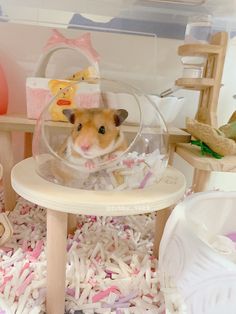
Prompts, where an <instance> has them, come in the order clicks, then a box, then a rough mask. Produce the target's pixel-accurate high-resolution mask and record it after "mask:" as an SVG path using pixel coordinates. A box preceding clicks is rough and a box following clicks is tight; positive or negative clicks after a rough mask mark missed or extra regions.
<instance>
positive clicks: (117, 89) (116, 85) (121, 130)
mask: <svg viewBox="0 0 236 314" xmlns="http://www.w3.org/2000/svg"><path fill="white" fill-rule="evenodd" d="M69 83H70V82H69ZM55 119H56V120H64V121H57V122H56V121H52V120H55ZM33 156H34V158H35V163H36V171H37V173H38V174H39V175H40V176H41V177H43V178H44V179H46V180H49V181H51V182H54V183H57V184H61V185H64V186H69V187H74V188H80V189H87V190H113V189H117V190H125V189H140V188H145V187H148V186H150V185H152V184H153V183H154V182H157V181H158V180H160V179H161V177H162V175H163V172H164V170H165V168H166V166H167V163H168V132H167V127H166V125H165V122H164V120H163V118H162V116H161V114H160V112H159V111H158V109H157V107H156V105H155V103H154V102H153V101H152V100H151V99H150V98H149V97H148V96H146V95H144V94H143V93H141V92H140V91H139V90H137V89H135V88H133V87H131V86H129V85H127V84H124V83H121V82H117V81H112V80H106V79H94V80H87V81H85V80H83V81H78V82H71V84H70V85H68V86H67V87H66V88H64V89H62V90H61V91H60V92H59V93H58V94H57V95H56V96H55V97H54V98H53V99H52V100H51V102H50V103H49V104H48V105H47V106H46V107H45V108H44V110H43V112H42V113H41V115H40V118H39V119H38V121H37V124H36V128H35V132H34V138H33Z"/></svg>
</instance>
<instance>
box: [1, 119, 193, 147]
mask: <svg viewBox="0 0 236 314" xmlns="http://www.w3.org/2000/svg"><path fill="white" fill-rule="evenodd" d="M46 124H47V125H48V126H49V127H50V126H51V127H57V128H68V127H70V126H71V125H70V124H69V123H65V122H53V121H47V122H46ZM35 125H36V120H33V119H28V118H27V117H26V115H23V114H22V115H20V114H9V115H0V131H7V132H11V131H20V132H29V133H33V132H34V128H35ZM122 129H123V131H124V132H137V130H138V127H137V126H134V125H124V126H123V128H122ZM143 131H144V132H147V133H154V132H155V133H156V132H158V128H152V127H150V128H146V129H145V128H144V129H143ZM168 132H169V134H168V143H169V144H173V143H189V142H190V134H189V133H187V132H185V131H183V130H180V129H178V128H175V127H169V128H168Z"/></svg>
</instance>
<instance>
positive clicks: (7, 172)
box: [0, 131, 16, 211]
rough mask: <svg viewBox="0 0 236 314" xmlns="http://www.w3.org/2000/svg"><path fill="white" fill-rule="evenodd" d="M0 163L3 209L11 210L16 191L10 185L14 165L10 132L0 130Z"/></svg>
mask: <svg viewBox="0 0 236 314" xmlns="http://www.w3.org/2000/svg"><path fill="white" fill-rule="evenodd" d="M0 145H1V148H0V163H1V164H2V166H3V180H2V181H3V192H4V203H5V210H6V211H11V210H13V209H14V207H15V205H16V193H15V191H14V190H13V188H12V186H11V169H12V167H13V166H14V158H13V151H12V138H11V132H7V131H1V132H0Z"/></svg>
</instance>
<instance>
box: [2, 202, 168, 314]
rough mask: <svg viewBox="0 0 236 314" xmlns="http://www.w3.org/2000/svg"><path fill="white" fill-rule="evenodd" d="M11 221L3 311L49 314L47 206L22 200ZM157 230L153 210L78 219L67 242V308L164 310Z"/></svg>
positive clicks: (155, 313) (159, 313) (152, 313)
mask: <svg viewBox="0 0 236 314" xmlns="http://www.w3.org/2000/svg"><path fill="white" fill-rule="evenodd" d="M1 206H3V202H2V199H1V203H0V207H1ZM9 219H10V220H11V222H12V224H13V226H14V236H13V238H12V239H11V240H10V241H9V242H8V243H6V244H5V246H4V247H1V248H0V313H1V314H3V313H5V314H15V313H16V314H20V313H23V314H24V313H25V314H29V313H30V314H37V313H45V287H46V255H45V244H46V213H45V210H44V209H42V208H40V207H38V206H36V205H33V204H31V203H29V202H27V201H25V200H23V199H19V201H18V204H17V206H16V208H15V210H14V211H13V212H12V213H10V215H9ZM153 230H154V214H151V215H139V216H128V217H113V218H112V217H95V216H86V217H81V216H80V217H78V230H77V231H76V233H75V235H74V236H73V237H71V238H69V239H68V243H67V244H68V246H67V252H68V261H67V270H66V278H67V281H66V287H67V288H66V312H67V313H85V314H92V313H105V314H108V313H110V314H111V313H115V314H123V313H124V314H128V313H130V314H131V313H134V314H144V313H148V314H164V313H165V310H164V300H163V296H162V293H161V292H160V288H159V279H158V271H157V260H156V259H154V258H153V257H152V256H151V250H152V243H153ZM98 239H99V240H98Z"/></svg>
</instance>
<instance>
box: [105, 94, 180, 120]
mask: <svg viewBox="0 0 236 314" xmlns="http://www.w3.org/2000/svg"><path fill="white" fill-rule="evenodd" d="M104 96H105V97H106V101H107V104H108V106H109V107H114V108H116V107H122V108H124V109H126V110H128V112H129V117H128V121H129V122H137V121H139V112H137V111H136V110H135V109H136V106H135V99H134V98H133V97H132V96H131V95H129V94H122V93H111V92H107V93H106V94H105V95H104ZM148 98H149V99H150V100H151V101H152V102H153V103H154V104H155V105H156V107H157V109H158V110H159V112H160V113H161V115H162V117H163V118H164V121H165V123H166V124H167V125H170V124H171V123H172V122H173V121H174V120H175V118H176V117H177V115H178V113H179V112H180V110H181V109H182V106H183V103H184V98H183V97H181V98H178V97H175V96H169V97H164V98H161V97H159V96H156V95H149V96H148ZM138 101H139V102H140V103H141V104H142V105H146V106H147V111H146V112H145V113H146V114H147V116H148V115H150V117H149V119H148V120H149V121H150V124H151V121H152V116H151V112H152V111H151V110H150V111H149V110H148V106H150V103H149V101H148V99H147V98H146V97H143V96H138ZM146 122H147V120H146Z"/></svg>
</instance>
